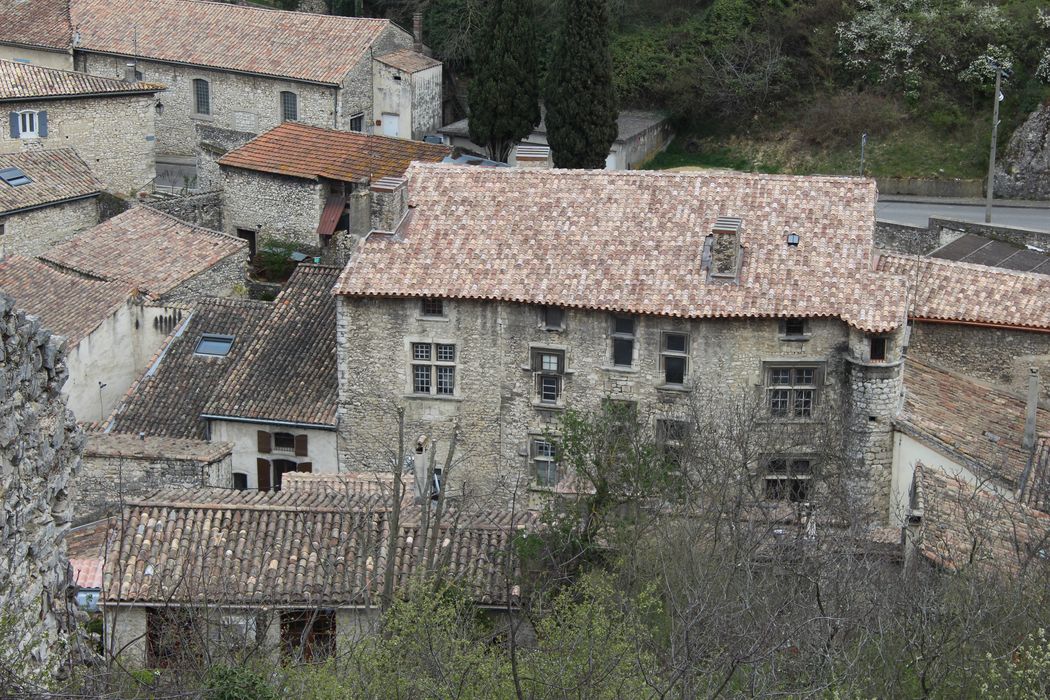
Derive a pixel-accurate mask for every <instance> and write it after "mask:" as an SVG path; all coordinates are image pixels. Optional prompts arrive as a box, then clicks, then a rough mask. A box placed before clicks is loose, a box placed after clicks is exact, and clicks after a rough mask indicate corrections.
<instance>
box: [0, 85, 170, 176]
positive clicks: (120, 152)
mask: <svg viewBox="0 0 1050 700" xmlns="http://www.w3.org/2000/svg"><path fill="white" fill-rule="evenodd" d="M156 103H157V98H156V96H154V95H149V94H138V95H123V96H121V95H115V96H106V97H85V98H78V99H68V100H35V101H32V102H8V103H5V104H4V105H3V109H2V113H0V121H2V122H3V124H0V153H17V152H19V151H23V150H31V149H40V148H73V149H74V150H76V152H77V154H78V155H80V157H81V158H83V159H84V162H85V163H87V164H88V167H90V168H91V172H92V173H94V175H95V177H97V178H98V179H99V180H101V181H102V183H103V184H104V185H105V186H106V189H108V190H110V191H111V192H115V193H117V194H123V195H129V194H134V193H136V192H138V191H140V190H142V189H147V188H149V187H150V186H151V185H152V182H153V178H154V177H156V174H157V173H156V168H155V153H154V147H155V145H156V132H155V131H154V125H153V119H154V114H155V105H156ZM26 109H31V110H46V111H47V121H48V134H47V136H46V137H44V138H34V139H23V138H11V130H10V129H9V128H8V120H9V119H10V114H11V113H12V112H17V111H21V110H26Z"/></svg>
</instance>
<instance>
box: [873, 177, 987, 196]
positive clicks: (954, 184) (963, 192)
mask: <svg viewBox="0 0 1050 700" xmlns="http://www.w3.org/2000/svg"><path fill="white" fill-rule="evenodd" d="M875 184H876V185H878V188H879V194H880V195H884V194H903V195H911V196H916V197H956V198H960V199H974V198H977V199H979V198H981V197H983V196H984V180H959V179H938V178H923V177H877V178H875Z"/></svg>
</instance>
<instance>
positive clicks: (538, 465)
mask: <svg viewBox="0 0 1050 700" xmlns="http://www.w3.org/2000/svg"><path fill="white" fill-rule="evenodd" d="M532 471H533V474H535V475H536V485H537V486H545V487H550V486H556V485H557V483H558V448H557V446H556V445H555V444H554V443H553V442H550V441H549V440H544V439H540V438H535V439H533V441H532Z"/></svg>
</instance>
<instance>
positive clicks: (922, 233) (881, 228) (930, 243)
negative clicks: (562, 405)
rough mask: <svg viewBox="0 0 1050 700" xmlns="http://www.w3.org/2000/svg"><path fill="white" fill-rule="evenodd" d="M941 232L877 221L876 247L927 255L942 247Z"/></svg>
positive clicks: (896, 251) (895, 251) (908, 253)
mask: <svg viewBox="0 0 1050 700" xmlns="http://www.w3.org/2000/svg"><path fill="white" fill-rule="evenodd" d="M940 240H941V238H940V234H939V233H938V232H936V231H931V230H930V229H928V228H921V227H919V226H907V225H905V224H892V223H889V222H887V221H878V222H876V223H875V247H876V248H880V249H882V250H888V251H892V252H894V253H905V254H907V255H927V254H929V253H931V252H932V251H934V250H936V249H937V248H940V247H941V243H940Z"/></svg>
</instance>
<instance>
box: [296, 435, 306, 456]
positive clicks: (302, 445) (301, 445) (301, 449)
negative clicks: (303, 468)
mask: <svg viewBox="0 0 1050 700" xmlns="http://www.w3.org/2000/svg"><path fill="white" fill-rule="evenodd" d="M307 442H308V441H307V436H306V435H296V436H295V456H296V457H305V456H306V455H307V454H308V452H307Z"/></svg>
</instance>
